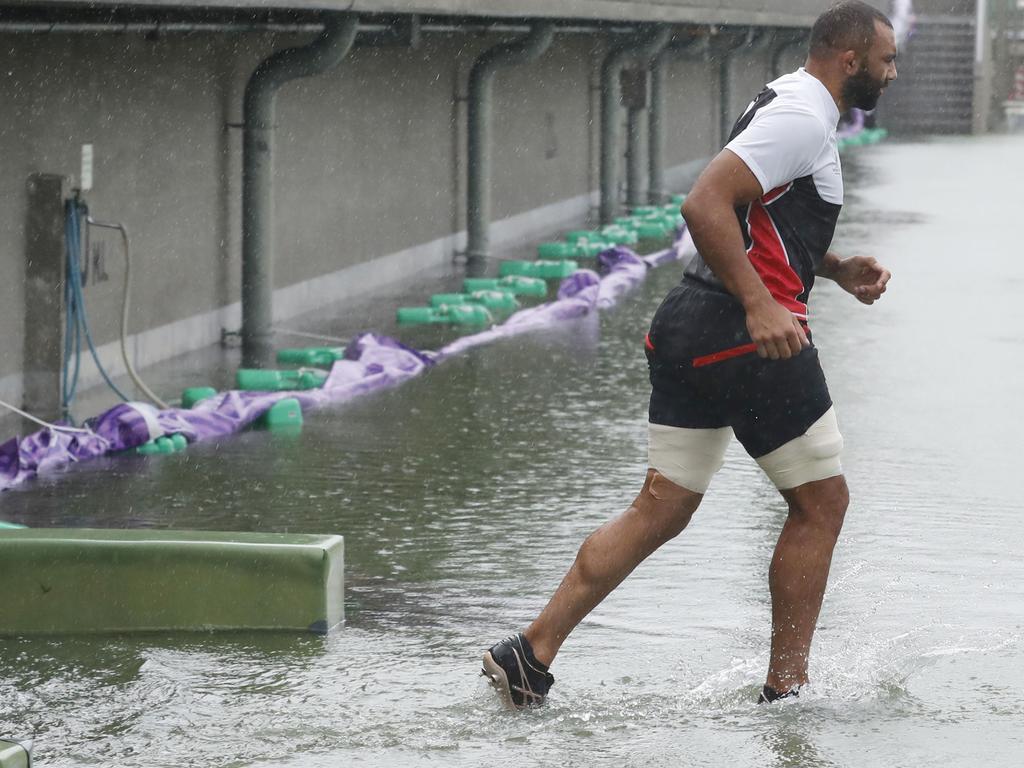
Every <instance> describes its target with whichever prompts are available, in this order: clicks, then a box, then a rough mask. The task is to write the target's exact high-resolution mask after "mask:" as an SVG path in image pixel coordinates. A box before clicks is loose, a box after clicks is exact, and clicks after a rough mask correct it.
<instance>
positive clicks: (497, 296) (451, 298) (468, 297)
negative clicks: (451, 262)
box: [430, 290, 519, 312]
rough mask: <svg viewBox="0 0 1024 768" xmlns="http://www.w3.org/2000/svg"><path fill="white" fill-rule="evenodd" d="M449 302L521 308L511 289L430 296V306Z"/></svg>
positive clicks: (503, 309)
mask: <svg viewBox="0 0 1024 768" xmlns="http://www.w3.org/2000/svg"><path fill="white" fill-rule="evenodd" d="M448 304H482V305H483V306H485V307H487V308H488V309H489V310H491V311H496V312H512V311H514V310H516V309H519V302H518V301H516V297H515V295H514V294H513V293H512V292H511V291H497V290H490V291H473V292H472V293H435V294H434V295H433V296H431V297H430V306H432V307H435V308H437V307H443V306H446V305H448Z"/></svg>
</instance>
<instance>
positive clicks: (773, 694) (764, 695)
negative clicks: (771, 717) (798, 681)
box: [757, 685, 800, 704]
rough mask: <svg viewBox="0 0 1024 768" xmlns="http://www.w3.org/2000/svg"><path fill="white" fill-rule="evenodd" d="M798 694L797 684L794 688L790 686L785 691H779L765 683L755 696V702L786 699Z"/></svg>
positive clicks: (798, 687) (761, 702)
mask: <svg viewBox="0 0 1024 768" xmlns="http://www.w3.org/2000/svg"><path fill="white" fill-rule="evenodd" d="M799 695H800V686H799V685H798V686H796V687H795V688H790V689H789V690H788V691H785V692H783V693H779V692H778V691H776V690H775V689H774V688H772V687H771V686H770V685H766V686H765V687H764V688H762V689H761V695H760V696H758V697H757V703H758V704H771V703H772V702H773V701H778V700H779V699H788V698H794V699H795V698H797V697H798V696H799Z"/></svg>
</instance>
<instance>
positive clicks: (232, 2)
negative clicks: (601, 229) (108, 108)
mask: <svg viewBox="0 0 1024 768" xmlns="http://www.w3.org/2000/svg"><path fill="white" fill-rule="evenodd" d="M16 2H17V4H27V3H28V2H32V3H34V4H39V5H58V4H60V5H65V6H69V7H75V6H82V5H88V6H89V7H96V6H104V5H106V6H112V5H118V4H119V3H118V2H117V0H100V2H97V0H16ZM132 4H133V5H137V6H140V7H146V6H165V5H166V0H135V2H133V3H132ZM176 5H177V6H179V7H183V8H194V7H197V6H199V7H203V8H295V9H309V10H314V9H315V10H329V11H353V12H355V13H423V14H438V15H442V16H467V17H470V18H472V17H479V16H483V17H499V18H500V17H508V18H514V19H516V20H520V19H523V18H524V17H537V18H565V19H580V20H589V21H622V22H630V21H648V22H650V21H661V22H698V23H708V24H772V25H781V26H810V25H811V24H813V23H814V19H815V18H816V17H817V14H818V13H820V11H821V4H820V3H816V2H814V0H791V2H790V3H788V4H786V5H782V4H780V6H782V7H779V8H775V9H770V8H766V7H765V6H766V5H767V4H766V3H763V2H758V1H757V0H729V1H728V2H726V1H723V0H717V1H716V0H704V1H703V2H702V1H701V0H689V1H687V0H675V1H674V2H672V1H671V0H670V1H669V2H665V0H660V1H656V2H644V0H518V1H517V2H511V1H510V0H354V1H353V2H349V1H348V0H270V1H269V2H268V1H267V0H179V1H178V3H176Z"/></svg>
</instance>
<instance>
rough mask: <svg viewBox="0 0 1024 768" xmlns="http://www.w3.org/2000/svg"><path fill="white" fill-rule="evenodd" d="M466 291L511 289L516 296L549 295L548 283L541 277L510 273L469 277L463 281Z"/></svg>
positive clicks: (463, 288) (463, 287)
mask: <svg viewBox="0 0 1024 768" xmlns="http://www.w3.org/2000/svg"><path fill="white" fill-rule="evenodd" d="M462 290H463V291H465V292H466V293H476V292H477V291H509V292H511V293H512V294H513V295H514V296H547V295H548V284H547V283H545V282H544V281H543V280H541V279H540V278H539V277H521V276H519V275H508V276H506V277H503V278H501V279H498V278H493V277H467V278H466V279H465V280H464V281H463V283H462Z"/></svg>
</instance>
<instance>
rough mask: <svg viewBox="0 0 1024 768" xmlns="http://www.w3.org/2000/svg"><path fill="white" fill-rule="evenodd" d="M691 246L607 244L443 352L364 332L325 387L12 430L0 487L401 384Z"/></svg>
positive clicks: (551, 319) (606, 301)
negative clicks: (552, 289) (539, 293)
mask: <svg viewBox="0 0 1024 768" xmlns="http://www.w3.org/2000/svg"><path fill="white" fill-rule="evenodd" d="M691 249H692V240H691V239H690V238H689V236H688V233H686V232H685V230H684V231H681V232H680V233H678V236H677V238H676V242H675V244H674V245H673V246H672V247H671V248H669V249H667V250H665V251H660V252H658V253H655V254H651V255H649V256H645V257H641V256H638V255H637V254H635V253H634V252H633V251H631V250H630V249H629V248H625V247H621V246H619V247H615V248H610V249H608V250H607V251H604V252H603V253H601V254H600V255H599V256H598V269H599V270H600V274H598V272H595V271H593V270H589V269H581V270H577V271H576V272H575V273H573V274H572V275H570V276H569V277H567V278H565V280H563V281H562V283H561V285H560V286H559V290H558V296H557V298H556V299H555V300H554V301H551V302H548V303H546V304H541V305H538V306H536V307H530V308H528V309H523V310H520V311H519V312H516V313H515V314H514V315H512V316H511V317H509V318H508V320H506V321H505V322H504V323H502V324H501V325H496V326H494V327H493V328H489V329H488V330H486V331H482V332H480V333H476V334H473V335H471V336H464V337H462V338H460V339H457V340H456V341H454V342H452V343H451V344H448V345H447V346H445V347H443V348H442V349H441V350H439V351H438V352H420V351H417V350H415V349H411V348H409V347H406V346H404V345H402V344H400V343H399V342H397V341H395V340H394V339H392V338H389V337H386V336H378V335H376V334H372V333H364V334H361V335H360V336H358V337H356V338H355V339H354V340H353V341H352V342H351V343H350V344H349V346H348V347H347V348H346V350H345V358H344V359H343V360H339V361H338V362H336V363H335V364H334V366H333V367H332V368H331V372H330V374H329V375H328V377H327V381H326V382H324V385H323V387H322V388H320V389H314V390H307V391H302V392H238V391H230V392H223V393H221V394H218V395H216V396H214V397H210V398H208V399H206V400H203V401H201V402H199V403H197V404H196V405H195V406H194V407H193V408H191V409H187V410H186V409H183V408H168V409H166V410H162V411H161V410H158V409H157V408H155V407H154V406H152V405H149V404H148V403H121V404H119V405H116V406H114V407H113V408H111V409H110V410H108V411H106V412H105V413H103V414H101V415H99V416H97V417H95V418H94V419H90V420H89V421H88V422H87V424H86V426H87V428H88V430H90V431H88V432H83V431H77V432H64V431H58V430H53V429H49V428H47V429H42V430H40V431H39V432H35V433H33V434H31V435H28V436H27V437H23V438H17V437H14V438H11V439H10V440H8V441H7V442H6V443H3V444H2V445H0V491H2V490H6V489H8V488H11V487H13V486H15V485H18V484H19V483H22V482H24V481H25V480H26V479H28V478H30V477H33V476H34V475H37V474H42V473H44V472H47V471H50V470H53V469H56V468H59V467H63V466H66V465H67V464H70V463H73V462H79V461H86V460H88V459H92V458H97V457H99V456H103V455H105V454H107V453H116V452H118V451H125V450H129V449H132V448H136V447H138V446H140V445H143V444H144V443H147V442H149V441H150V440H153V439H155V438H157V437H161V436H163V435H172V434H176V433H177V434H181V435H183V436H184V437H185V439H186V440H188V441H189V442H190V443H192V442H201V441H204V440H211V439H214V438H218V437H223V436H225V435H230V434H233V433H235V432H239V431H241V430H242V429H245V428H246V427H248V426H249V425H251V424H252V423H253V422H255V421H256V420H257V419H259V418H260V417H261V416H262V415H263V414H264V413H266V412H267V411H268V410H269V409H270V407H271V406H272V405H274V403H276V402H278V401H279V400H282V399H284V398H295V399H296V400H298V401H299V404H300V405H301V406H302V410H303V411H305V410H308V409H311V408H315V407H317V406H321V405H326V404H328V403H343V402H346V401H348V400H352V399H353V398H356V397H359V396H360V395H364V394H367V393H369V392H377V391H380V390H382V389H386V388H388V387H393V386H396V385H398V384H401V383H402V382H404V381H406V380H407V379H411V378H413V377H415V376H418V375H419V374H420V373H422V372H423V371H424V370H426V369H427V368H429V367H430V366H432V365H436V364H438V363H440V362H443V361H444V360H446V359H448V358H449V357H452V356H454V355H457V354H460V353H462V352H464V351H466V350H467V349H471V348H473V347H476V346H480V345H481V344H487V343H489V342H491V341H494V340H496V339H501V338H507V337H510V336H515V335H517V334H520V333H524V332H528V331H533V330H537V329H539V328H546V327H550V326H552V325H554V324H556V323H559V322H563V321H566V320H571V319H574V318H578V317H582V316H584V315H587V314H590V313H592V312H595V311H597V310H600V309H606V308H608V307H611V306H613V305H614V304H615V303H616V302H618V300H619V299H620V298H621V297H622V296H623V295H624V294H625V293H627V292H628V291H630V290H631V289H633V288H635V287H636V286H637V285H638V284H639V283H640V282H642V281H643V280H644V278H645V277H646V273H647V270H648V269H650V268H651V267H656V266H660V265H661V264H666V263H668V262H671V261H677V260H679V259H681V258H684V257H685V256H687V255H689V253H690V252H691Z"/></svg>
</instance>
